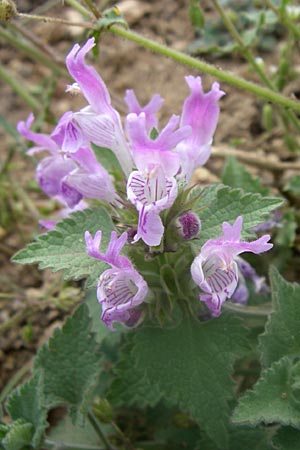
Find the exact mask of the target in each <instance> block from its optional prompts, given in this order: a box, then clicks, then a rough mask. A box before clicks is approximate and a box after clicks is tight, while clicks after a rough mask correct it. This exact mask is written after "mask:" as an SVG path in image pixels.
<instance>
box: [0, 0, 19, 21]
mask: <svg viewBox="0 0 300 450" xmlns="http://www.w3.org/2000/svg"><path fill="white" fill-rule="evenodd" d="M16 14H17V8H16V5H15V3H14V1H13V0H0V22H7V21H8V20H10V19H12V18H13V17H14V16H15V15H16Z"/></svg>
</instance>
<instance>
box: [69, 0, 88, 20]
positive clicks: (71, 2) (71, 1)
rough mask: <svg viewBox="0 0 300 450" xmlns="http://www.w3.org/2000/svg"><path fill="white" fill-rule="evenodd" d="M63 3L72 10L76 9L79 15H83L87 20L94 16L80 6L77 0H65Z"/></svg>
mask: <svg viewBox="0 0 300 450" xmlns="http://www.w3.org/2000/svg"><path fill="white" fill-rule="evenodd" d="M65 2H66V3H67V4H68V5H70V6H72V8H74V9H76V11H78V12H79V13H80V14H82V15H83V17H86V18H88V19H92V18H93V17H94V15H93V14H92V13H91V12H90V11H89V10H88V9H86V8H85V7H84V6H83V5H81V4H80V3H79V2H78V1H77V0H65Z"/></svg>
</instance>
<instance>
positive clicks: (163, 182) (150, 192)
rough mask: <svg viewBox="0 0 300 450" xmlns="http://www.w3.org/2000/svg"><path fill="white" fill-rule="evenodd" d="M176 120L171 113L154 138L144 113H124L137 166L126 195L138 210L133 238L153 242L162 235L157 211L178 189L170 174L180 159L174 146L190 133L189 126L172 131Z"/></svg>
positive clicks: (160, 209) (167, 206)
mask: <svg viewBox="0 0 300 450" xmlns="http://www.w3.org/2000/svg"><path fill="white" fill-rule="evenodd" d="M178 121H179V118H178V117H177V116H172V117H171V119H170V120H169V122H168V123H167V125H166V126H165V128H164V129H163V130H162V131H161V132H160V133H159V134H158V136H157V137H156V139H151V138H150V136H149V130H148V128H147V122H146V115H145V113H140V114H139V115H137V114H134V113H131V114H129V115H128V116H127V121H126V130H127V134H128V136H129V140H130V143H131V150H132V154H133V159H134V161H135V164H136V166H137V168H138V170H137V171H134V172H132V173H131V174H130V176H129V178H128V182H127V197H128V199H129V200H130V201H131V202H132V203H133V204H134V205H135V207H136V209H137V210H138V212H139V221H138V229H137V234H136V235H135V238H134V242H136V241H137V240H138V239H140V238H142V240H143V241H144V242H145V243H146V244H147V245H149V246H157V245H159V244H160V242H161V239H162V237H163V233H164V226H163V223H162V220H161V218H160V216H159V213H160V212H161V211H163V210H165V209H167V208H169V207H170V206H171V205H172V204H173V203H174V201H175V199H176V197H177V193H178V187H177V181H176V179H175V177H174V175H175V174H176V173H177V172H178V170H179V167H180V160H179V157H178V154H176V153H175V152H174V148H175V146H176V145H177V143H178V142H180V141H181V140H182V139H184V138H185V137H186V136H187V135H188V134H189V133H190V129H189V127H184V128H181V129H178V130H176V131H175V128H176V126H177V124H178Z"/></svg>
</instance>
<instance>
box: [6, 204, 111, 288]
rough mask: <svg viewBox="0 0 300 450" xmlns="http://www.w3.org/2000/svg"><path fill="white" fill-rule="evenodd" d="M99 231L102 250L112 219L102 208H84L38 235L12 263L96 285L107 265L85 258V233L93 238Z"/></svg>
mask: <svg viewBox="0 0 300 450" xmlns="http://www.w3.org/2000/svg"><path fill="white" fill-rule="evenodd" d="M98 230H102V242H101V248H102V249H106V246H107V244H108V242H109V239H110V234H111V231H112V230H114V225H113V223H112V220H111V218H110V216H109V215H108V213H107V212H106V210H105V209H104V208H97V209H86V210H84V211H78V212H75V213H73V214H71V215H70V217H68V218H66V219H64V220H63V221H62V222H59V223H58V224H57V225H56V228H55V230H53V231H49V232H48V233H46V234H41V235H40V236H38V238H37V241H36V242H33V243H31V244H29V245H28V246H27V247H26V248H25V249H23V250H21V251H19V252H18V253H17V254H16V255H15V256H14V258H13V261H15V262H17V263H20V264H33V263H39V268H40V269H45V268H50V269H52V270H53V272H57V271H58V270H63V271H64V276H65V278H66V279H74V280H79V279H81V278H84V277H87V276H89V278H90V281H89V285H90V284H96V280H97V278H98V277H99V275H100V274H101V273H102V272H103V270H105V269H106V267H107V265H106V264H105V263H103V262H102V261H98V260H96V259H94V258H91V257H89V256H88V255H87V252H86V247H85V241H84V233H85V231H89V232H90V233H91V234H92V235H93V234H94V233H95V232H96V231H98Z"/></svg>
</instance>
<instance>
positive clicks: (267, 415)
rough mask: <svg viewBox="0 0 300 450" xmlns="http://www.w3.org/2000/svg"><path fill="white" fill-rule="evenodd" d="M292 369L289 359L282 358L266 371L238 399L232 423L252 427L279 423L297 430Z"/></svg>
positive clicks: (299, 424)
mask: <svg viewBox="0 0 300 450" xmlns="http://www.w3.org/2000/svg"><path fill="white" fill-rule="evenodd" d="M292 368H293V361H292V359H291V358H289V357H283V358H281V359H280V360H279V361H276V362H274V363H273V364H272V365H271V367H270V368H268V369H266V370H265V371H264V372H263V373H262V375H261V377H260V379H259V381H258V382H257V383H256V384H255V386H254V388H253V390H251V391H249V392H247V393H246V394H245V395H244V396H243V397H242V398H241V399H240V401H239V405H238V407H237V408H236V410H235V412H234V415H233V421H234V422H235V423H239V424H251V425H257V424H259V423H260V422H264V423H266V424H270V423H280V424H282V425H291V426H294V427H298V428H299V427H300V408H299V405H297V404H296V402H295V397H294V392H293V386H292V377H291V374H292Z"/></svg>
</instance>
